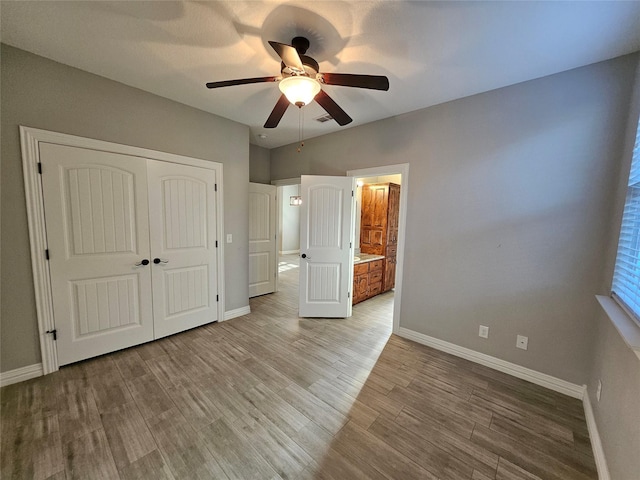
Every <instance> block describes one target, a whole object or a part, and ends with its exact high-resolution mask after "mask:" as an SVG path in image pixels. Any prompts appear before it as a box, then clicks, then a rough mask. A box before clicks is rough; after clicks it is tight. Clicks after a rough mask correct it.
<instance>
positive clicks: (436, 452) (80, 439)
mask: <svg viewBox="0 0 640 480" xmlns="http://www.w3.org/2000/svg"><path fill="white" fill-rule="evenodd" d="M282 263H283V266H284V267H286V268H287V270H286V271H283V272H282V274H281V276H280V283H279V288H280V290H279V291H278V292H277V293H274V294H270V295H264V296H261V297H256V298H254V299H251V314H248V315H244V316H242V317H239V318H236V319H233V320H230V321H226V322H222V323H219V324H218V323H215V324H210V325H206V326H203V327H200V328H196V329H193V330H189V331H187V332H183V333H180V334H177V335H173V336H171V337H167V338H163V339H161V340H159V341H156V342H150V343H147V344H144V345H140V346H137V347H133V348H130V349H127V350H124V351H120V352H115V353H113V354H110V355H104V356H101V357H98V358H95V359H91V360H87V361H85V362H79V363H77V364H74V365H69V366H65V367H62V368H61V369H60V371H58V372H56V373H53V374H51V375H47V376H46V377H41V378H36V379H32V380H29V381H27V382H23V383H20V384H16V385H10V386H8V387H4V388H2V389H1V390H0V435H1V438H0V476H1V477H2V479H3V480H4V479H5V478H6V479H16V480H23V479H37V480H70V479H75V478H81V479H87V480H93V479H100V478H108V479H127V480H134V479H135V480H146V479H150V480H156V479H176V480H177V479H180V480H183V479H203V480H204V479H207V480H209V479H220V480H227V479H243V480H244V479H260V480H261V479H265V480H277V479H280V480H282V479H296V480H305V479H308V480H311V479H313V480H345V479H349V480H351V479H358V480H359V479H362V480H372V479H373V480H377V479H380V480H389V479H403V480H404V479H412V478H416V479H421V480H422V479H427V480H430V479H431V480H449V479H464V480H540V479H545V480H560V479H562V480H586V479H595V478H597V472H596V467H595V462H594V459H593V454H592V451H591V444H590V441H589V435H588V430H587V427H586V421H585V418H584V412H583V410H582V405H581V403H580V401H578V400H575V399H572V398H568V397H565V396H564V395H561V394H559V393H557V392H551V391H549V390H546V389H544V388H541V387H539V386H537V385H533V384H531V383H528V382H525V381H523V380H521V379H518V378H514V377H510V376H508V375H505V374H503V373H501V372H497V371H495V370H491V369H489V368H487V367H484V366H482V365H477V364H474V363H471V362H469V361H467V360H464V359H462V358H458V357H454V356H451V355H449V354H446V353H444V352H440V351H437V350H434V349H431V348H428V347H425V346H423V345H418V344H416V343H414V342H412V341H410V340H407V339H404V338H400V337H397V336H394V335H392V334H391V323H392V312H393V291H391V292H386V293H384V294H381V295H378V296H376V297H374V298H371V299H369V300H367V301H365V302H362V303H359V304H358V305H356V306H355V307H354V309H353V317H351V318H349V319H339V320H332V319H301V318H298V314H297V311H298V310H297V303H298V299H297V292H298V290H297V275H298V270H297V264H298V259H297V257H294V256H288V257H285V258H283V259H282Z"/></svg>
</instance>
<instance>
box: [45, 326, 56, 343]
mask: <svg viewBox="0 0 640 480" xmlns="http://www.w3.org/2000/svg"><path fill="white" fill-rule="evenodd" d="M46 333H51V334H52V335H53V339H54V340H58V330H57V329H55V328H54V329H53V330H47V332H46Z"/></svg>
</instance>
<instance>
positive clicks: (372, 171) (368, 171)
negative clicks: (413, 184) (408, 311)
mask: <svg viewBox="0 0 640 480" xmlns="http://www.w3.org/2000/svg"><path fill="white" fill-rule="evenodd" d="M397 174H400V175H402V184H401V185H400V218H399V223H400V224H399V226H398V250H397V252H398V253H397V262H396V286H395V288H394V297H393V329H392V331H393V333H396V334H397V333H398V330H399V328H400V309H401V307H402V271H403V270H404V268H403V266H404V244H405V238H406V225H407V203H408V202H407V200H408V198H409V196H408V191H409V164H408V163H399V164H397V165H383V166H380V167H371V168H360V169H355V170H347V176H348V177H378V176H382V175H397Z"/></svg>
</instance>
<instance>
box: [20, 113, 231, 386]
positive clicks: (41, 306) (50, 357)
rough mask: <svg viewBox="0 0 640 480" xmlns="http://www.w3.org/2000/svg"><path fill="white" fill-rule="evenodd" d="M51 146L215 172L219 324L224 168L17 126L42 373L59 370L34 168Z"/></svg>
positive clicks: (39, 185)
mask: <svg viewBox="0 0 640 480" xmlns="http://www.w3.org/2000/svg"><path fill="white" fill-rule="evenodd" d="M41 142H43V143H53V144H57V145H64V146H69V147H79V148H86V149H89V150H99V151H103V152H109V153H119V154H124V155H129V156H133V157H142V158H145V159H146V158H148V159H152V160H159V161H162V162H171V163H177V164H181V165H191V166H194V167H200V168H206V169H209V170H215V171H216V182H217V193H218V195H217V198H216V232H217V235H218V238H217V240H218V249H217V257H218V258H217V262H218V272H217V276H218V295H219V298H220V301H219V302H218V321H219V322H221V321H224V311H225V309H224V242H222V241H221V239H223V238H225V235H224V205H223V199H224V193H223V184H224V182H223V176H222V164H221V163H218V162H210V161H207V160H201V159H197V158H192V157H187V156H183V155H175V154H172V153H165V152H159V151H156V150H149V149H146V148H140V147H132V146H129V145H122V144H118V143H112V142H105V141H103V140H96V139H91V138H84V137H78V136H76V135H69V134H66V133H59V132H52V131H48V130H41V129H37V128H32V127H25V126H22V125H21V126H20V143H21V150H22V172H23V176H24V187H25V197H26V203H27V221H28V226H29V243H30V247H31V268H32V272H33V286H34V289H35V302H36V316H37V320H38V336H39V340H40V353H41V356H42V369H43V373H44V375H46V374H48V373H52V372H55V371H57V370H58V368H59V367H58V352H57V349H56V343H55V341H54V340H53V335H50V334H48V333H47V331H51V330H53V329H54V328H55V318H54V314H53V297H52V291H51V281H50V278H51V277H50V272H49V262H48V261H47V259H46V256H45V251H46V250H47V248H48V245H47V236H46V228H45V208H44V195H43V192H42V179H41V176H40V173H39V169H38V166H39V164H40V150H39V144H40V143H41Z"/></svg>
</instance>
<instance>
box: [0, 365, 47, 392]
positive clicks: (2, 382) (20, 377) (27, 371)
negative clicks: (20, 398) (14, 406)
mask: <svg viewBox="0 0 640 480" xmlns="http://www.w3.org/2000/svg"><path fill="white" fill-rule="evenodd" d="M43 374H44V371H43V370H42V363H36V364H34V365H27V366H26V367H20V368H16V369H15V370H9V371H8V372H0V387H4V386H6V385H11V384H13V383H18V382H24V381H25V380H29V379H31V378H36V377H41V376H42V375H43Z"/></svg>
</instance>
